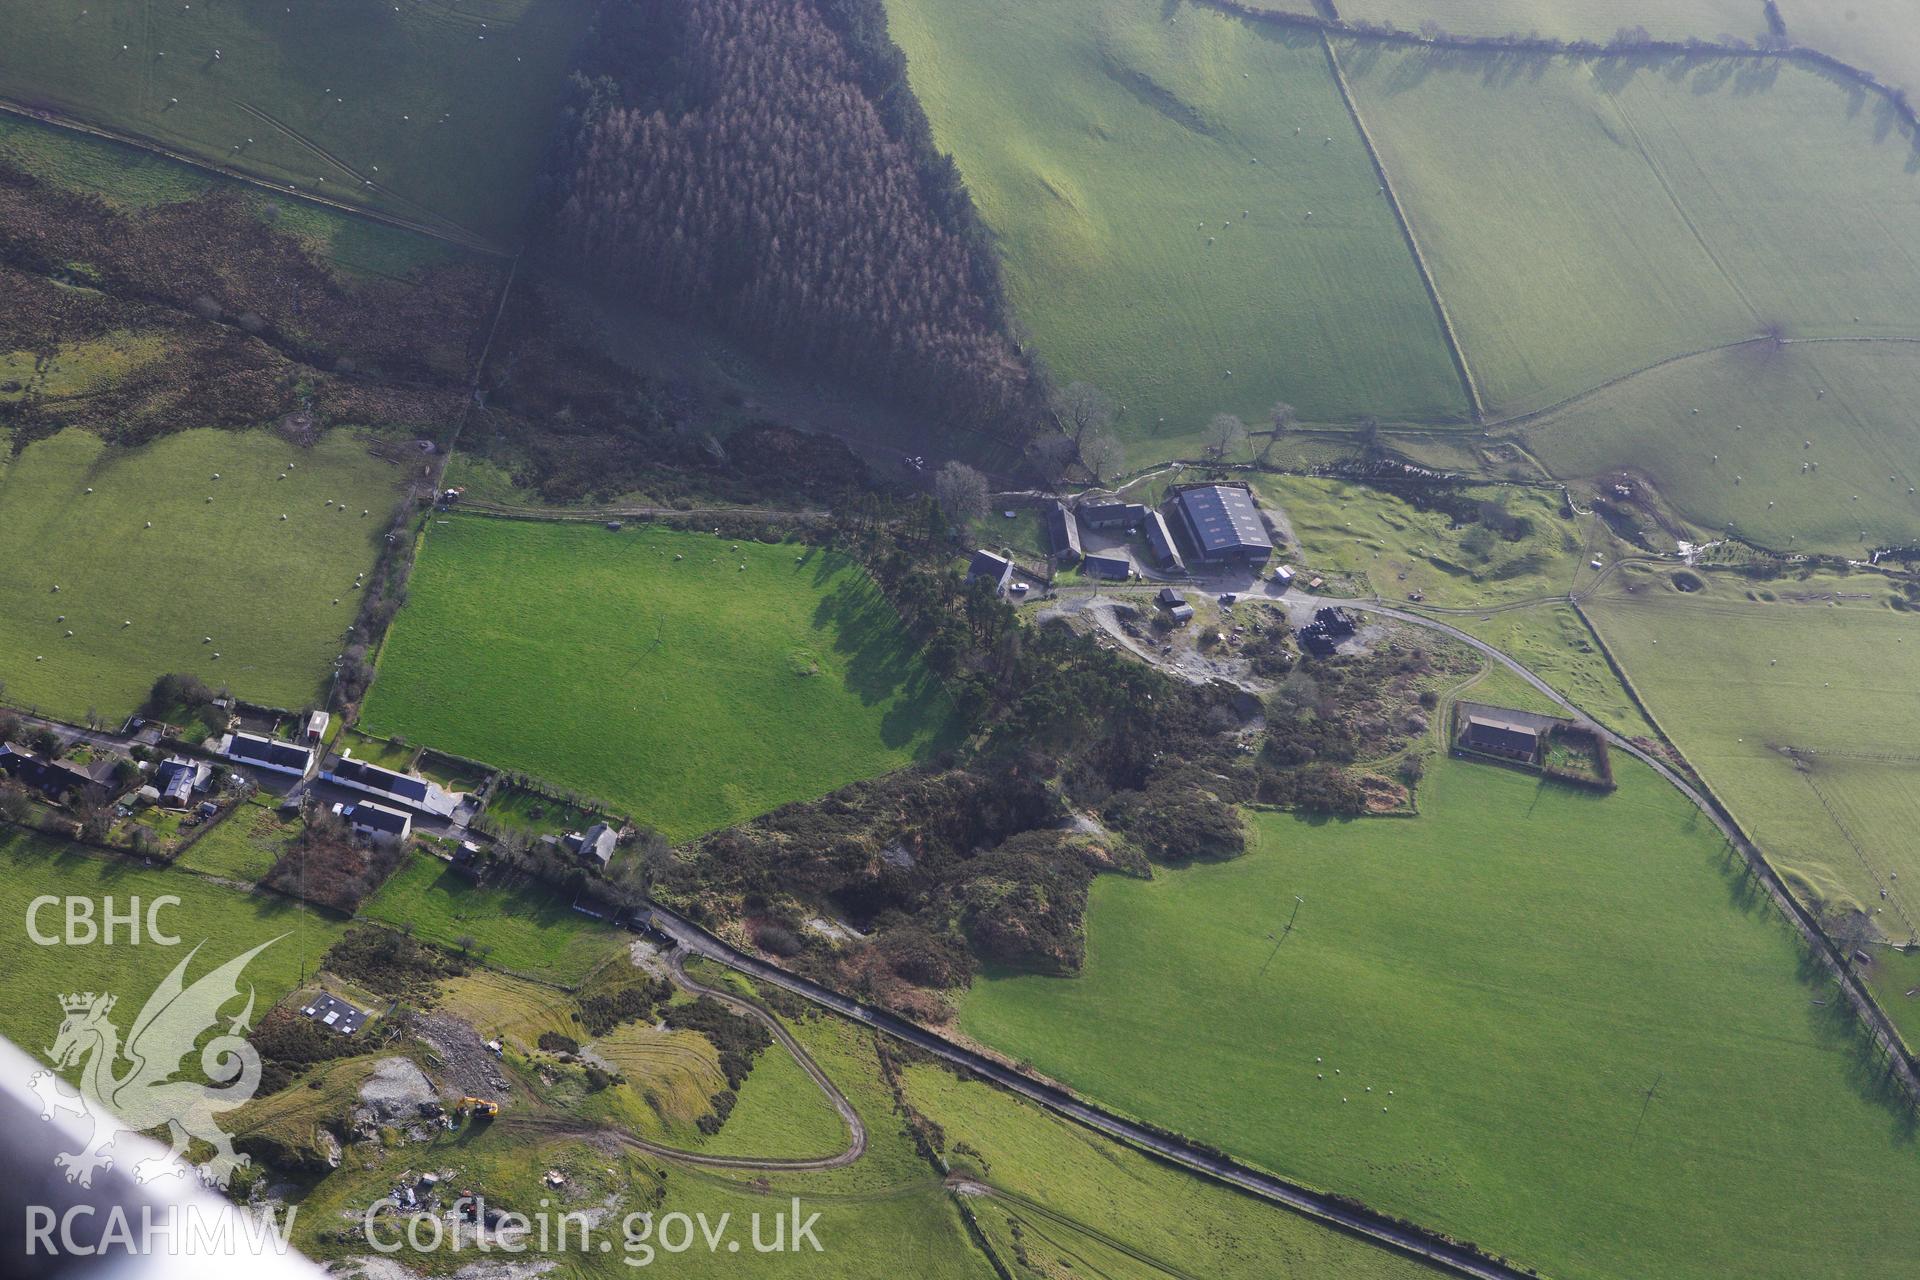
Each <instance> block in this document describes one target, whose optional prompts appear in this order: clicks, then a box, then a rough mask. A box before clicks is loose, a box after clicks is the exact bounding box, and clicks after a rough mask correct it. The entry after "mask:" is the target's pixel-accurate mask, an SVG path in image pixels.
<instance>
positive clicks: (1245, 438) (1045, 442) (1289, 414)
mask: <svg viewBox="0 0 1920 1280" xmlns="http://www.w3.org/2000/svg"><path fill="white" fill-rule="evenodd" d="M1048 408H1049V409H1050V411H1051V413H1052V416H1053V420H1054V424H1055V426H1056V428H1057V430H1055V431H1052V432H1049V433H1047V434H1045V435H1042V436H1039V437H1037V438H1035V439H1034V440H1032V441H1031V442H1030V443H1029V444H1028V445H1027V460H1028V462H1029V463H1030V464H1031V465H1032V466H1033V468H1034V470H1035V471H1036V472H1038V473H1039V475H1040V478H1041V479H1042V480H1044V481H1046V482H1047V483H1048V484H1050V485H1055V486H1057V485H1059V484H1061V483H1063V482H1065V481H1067V480H1069V479H1075V478H1085V479H1089V480H1091V481H1092V482H1093V483H1095V484H1101V483H1104V482H1105V481H1107V480H1109V479H1111V478H1113V477H1114V476H1117V475H1119V474H1120V473H1121V472H1122V471H1124V470H1125V469H1126V465H1127V450H1126V446H1125V445H1124V444H1122V443H1121V441H1120V437H1119V435H1118V433H1117V432H1116V431H1115V429H1114V423H1115V421H1116V420H1117V419H1118V418H1119V406H1118V405H1116V404H1115V403H1114V401H1113V397H1112V396H1109V395H1108V394H1107V393H1106V392H1104V391H1102V390H1101V389H1100V388H1098V387H1096V386H1094V385H1093V384H1092V383H1088V382H1070V383H1068V384H1067V385H1066V386H1064V387H1060V388H1058V389H1057V390H1055V391H1054V392H1053V393H1052V395H1051V397H1050V398H1049V401H1048ZM1299 422H1300V416H1299V414H1298V413H1296V412H1295V411H1294V407H1293V406H1292V405H1290V404H1288V403H1287V402H1286V401H1284V400H1279V401H1276V402H1275V403H1274V406H1273V408H1272V410H1271V411H1269V413H1268V420H1267V426H1266V427H1265V428H1263V430H1264V432H1265V434H1264V435H1263V437H1262V439H1261V443H1260V447H1259V449H1258V450H1257V451H1255V452H1254V453H1253V455H1252V460H1253V461H1255V462H1257V463H1262V464H1264V463H1265V462H1266V461H1267V460H1268V458H1270V457H1271V456H1272V454H1273V450H1274V446H1275V445H1277V444H1279V442H1280V440H1281V439H1282V438H1283V437H1284V436H1285V435H1286V434H1287V433H1288V432H1289V431H1291V430H1293V429H1294V428H1295V427H1296V426H1298V425H1299ZM1201 439H1202V448H1203V450H1204V452H1205V461H1207V462H1212V463H1221V462H1230V461H1234V460H1236V459H1238V458H1241V457H1243V456H1246V454H1247V452H1248V449H1249V446H1251V444H1252V443H1253V432H1252V430H1251V429H1250V428H1249V427H1248V426H1247V424H1246V422H1245V421H1244V420H1242V419H1241V418H1240V417H1238V416H1237V415H1235V414H1231V413H1216V414H1215V415H1213V418H1212V419H1211V420H1210V421H1209V422H1208V423H1207V427H1206V431H1205V434H1204V435H1203V436H1202V437H1201Z"/></svg>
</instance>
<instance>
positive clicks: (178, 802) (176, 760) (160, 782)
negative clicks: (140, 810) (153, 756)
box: [153, 756, 213, 809]
mask: <svg viewBox="0 0 1920 1280" xmlns="http://www.w3.org/2000/svg"><path fill="white" fill-rule="evenodd" d="M212 781H213V768H212V766H211V765H204V764H201V763H200V762H198V761H197V760H188V759H185V758H184V757H182V756H175V757H173V758H172V759H171V760H165V761H162V762H161V764H160V766H159V767H158V768H156V769H155V770H154V771H153V788H154V790H155V791H158V792H159V793H160V800H159V803H160V804H161V806H162V807H164V808H168V809H185V808H187V807H188V806H189V805H191V804H192V803H193V793H194V792H196V791H205V790H206V789H207V786H208V784H209V783H211V782H212Z"/></svg>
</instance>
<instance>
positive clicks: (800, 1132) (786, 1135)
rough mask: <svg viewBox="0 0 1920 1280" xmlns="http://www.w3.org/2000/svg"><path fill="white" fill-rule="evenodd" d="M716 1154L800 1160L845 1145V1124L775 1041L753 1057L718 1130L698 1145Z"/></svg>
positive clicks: (839, 1148) (845, 1147)
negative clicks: (749, 1069)
mask: <svg viewBox="0 0 1920 1280" xmlns="http://www.w3.org/2000/svg"><path fill="white" fill-rule="evenodd" d="M697 1145H698V1147H699V1149H700V1150H702V1151H708V1152H711V1153H713V1154H715V1155H746V1156H770V1157H773V1158H775V1159H786V1160H804V1159H808V1158H810V1157H813V1156H830V1155H833V1154H835V1153H836V1152H840V1151H845V1150H846V1149H847V1126H846V1124H845V1123H844V1122H842V1120H841V1119H840V1113H839V1112H837V1111H835V1110H834V1109H833V1104H832V1103H831V1102H829V1101H827V1095H826V1094H824V1093H822V1092H821V1091H820V1086H819V1085H817V1084H815V1083H814V1082H813V1079H812V1077H810V1076H809V1075H807V1073H806V1072H805V1071H804V1070H803V1069H802V1068H801V1066H800V1062H799V1060H798V1059H796V1058H795V1057H794V1056H793V1054H792V1053H790V1052H788V1051H787V1048H786V1046H785V1045H783V1044H781V1043H780V1042H779V1041H777V1040H776V1041H775V1042H774V1043H773V1044H772V1046H770V1047H769V1048H768V1049H766V1050H765V1051H764V1052H762V1053H761V1054H760V1056H759V1057H757V1058H755V1059H754V1060H753V1074H751V1075H749V1076H748V1077H747V1081H746V1083H745V1084H744V1085H742V1086H741V1087H740V1101H739V1102H737V1103H736V1104H735V1105H734V1108H733V1111H732V1112H731V1113H729V1114H728V1116H727V1122H726V1123H725V1124H723V1125H721V1126H720V1132H718V1133H716V1134H714V1135H713V1136H712V1137H711V1138H707V1139H706V1140H705V1141H702V1142H700V1143H698V1144H697Z"/></svg>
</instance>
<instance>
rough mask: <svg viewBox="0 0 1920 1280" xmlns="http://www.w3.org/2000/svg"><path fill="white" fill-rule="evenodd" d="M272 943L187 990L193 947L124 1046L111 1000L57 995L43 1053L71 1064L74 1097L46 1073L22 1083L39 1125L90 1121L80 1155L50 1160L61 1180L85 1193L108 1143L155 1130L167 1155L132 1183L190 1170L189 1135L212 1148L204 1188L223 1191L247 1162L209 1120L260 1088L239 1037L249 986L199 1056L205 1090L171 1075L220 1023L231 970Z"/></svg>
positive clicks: (104, 1164) (233, 979)
mask: <svg viewBox="0 0 1920 1280" xmlns="http://www.w3.org/2000/svg"><path fill="white" fill-rule="evenodd" d="M278 941H279V939H278V938H271V939H269V940H267V941H266V942H263V943H261V944H260V945H259V946H257V947H255V948H254V949H253V950H251V951H248V952H245V953H244V954H242V955H239V956H236V957H234V958H233V959H232V960H229V961H227V963H225V964H223V965H221V966H220V967H219V968H217V969H215V970H214V971H213V972H211V973H209V974H206V975H205V976H203V977H201V978H200V979H198V980H197V981H195V982H194V983H193V984H192V985H191V986H189V985H187V983H186V972H187V965H188V963H189V962H191V961H192V959H193V957H194V956H195V955H197V954H199V951H200V948H199V947H195V948H194V949H193V950H192V951H190V952H188V953H187V957H186V959H184V960H182V961H181V962H180V963H179V964H177V965H175V966H174V968H173V972H172V973H170V974H168V975H167V976H166V979H165V980H164V981H162V982H161V983H160V985H159V986H158V987H156V988H155V989H154V992H153V994H152V995H151V996H149V997H148V998H147V1003H146V1005H145V1006H144V1007H143V1008H142V1009H141V1010H140V1015H139V1016H138V1017H137V1018H135V1019H134V1020H133V1027H132V1028H131V1029H130V1030H129V1031H128V1032H127V1038H126V1043H125V1044H124V1045H123V1044H122V1043H121V1040H120V1029H119V1028H118V1027H117V1026H115V1025H114V1023H113V1020H112V1019H111V1017H110V1016H109V1015H110V1014H112V1012H113V1006H114V1003H115V1001H116V999H117V997H115V996H112V995H108V994H105V993H100V994H96V993H94V992H91V991H88V992H84V993H81V994H79V995H64V996H61V997H60V1007H61V1009H62V1010H64V1011H65V1013H66V1018H65V1019H64V1020H63V1021H62V1022H61V1024H60V1034H59V1035H58V1036H56V1037H55V1038H54V1042H53V1047H52V1048H51V1049H48V1050H46V1056H47V1057H48V1058H49V1059H50V1060H51V1061H52V1062H53V1065H54V1069H55V1070H65V1069H67V1068H69V1067H74V1066H79V1067H80V1092H79V1093H78V1094H73V1093H69V1092H67V1091H66V1090H65V1088H64V1087H63V1086H62V1085H61V1083H60V1078H59V1077H58V1076H57V1075H55V1074H54V1071H39V1072H35V1073H34V1076H33V1079H32V1081H31V1083H32V1087H33V1091H34V1092H35V1093H36V1094H38V1095H39V1096H40V1105H41V1113H40V1118H41V1119H42V1120H50V1119H52V1118H53V1112H54V1111H56V1110H60V1111H71V1112H73V1113H74V1114H76V1115H80V1116H84V1117H87V1118H89V1119H91V1120H92V1121H93V1133H92V1134H91V1136H90V1137H89V1138H88V1139H87V1141H86V1143H85V1144H84V1145H83V1146H82V1147H81V1148H80V1150H78V1151H70V1152H62V1153H61V1154H59V1155H57V1156H55V1157H54V1163H55V1164H57V1165H58V1166H59V1167H60V1168H62V1169H65V1170H66V1172H67V1181H69V1182H76V1183H78V1184H79V1185H81V1186H83V1187H90V1186H92V1185H93V1174H94V1171H95V1170H96V1169H106V1170H111V1169H112V1168H113V1157H112V1156H111V1155H109V1154H108V1150H109V1148H111V1147H112V1146H113V1144H114V1139H115V1138H117V1137H118V1136H119V1135H120V1134H121V1133H144V1132H148V1131H151V1130H155V1129H160V1128H165V1129H166V1130H167V1134H168V1137H169V1138H170V1139H171V1141H172V1143H173V1149H172V1150H171V1151H168V1152H167V1153H166V1154H164V1155H161V1156H156V1157H154V1158H152V1159H149V1160H142V1161H140V1163H138V1164H136V1165H135V1166H134V1168H133V1176H134V1178H135V1180H136V1181H139V1182H149V1181H151V1180H152V1179H154V1178H159V1177H164V1176H168V1175H178V1174H183V1173H185V1172H186V1171H187V1169H188V1168H189V1167H190V1166H189V1165H188V1164H187V1163H186V1161H185V1160H184V1159H182V1157H183V1156H184V1155H185V1153H186V1150H187V1144H188V1143H189V1142H191V1141H193V1140H194V1139H196V1138H197V1139H199V1140H200V1141H202V1142H205V1143H207V1144H208V1145H210V1146H211V1147H212V1148H213V1150H214V1154H213V1158H212V1159H210V1160H208V1161H207V1162H206V1164H204V1165H202V1166H201V1167H200V1176H201V1177H202V1178H203V1179H204V1180H205V1181H206V1183H207V1184H208V1185H209V1186H215V1187H223V1188H224V1187H225V1186H227V1184H228V1183H229V1182H230V1181H232V1178H233V1171H234V1170H235V1169H238V1168H240V1167H242V1166H244V1165H246V1164H247V1163H248V1158H247V1157H246V1156H244V1155H238V1154H236V1153H235V1152H234V1149H233V1141H232V1139H230V1138H229V1137H228V1136H227V1134H226V1133H225V1131H223V1130H222V1129H221V1128H220V1126H219V1124H218V1123H217V1121H216V1117H217V1116H218V1115H219V1113H221V1112H223V1111H231V1110H232V1109H233V1108H235V1107H237V1106H239V1105H241V1104H242V1103H244V1102H246V1101H247V1100H248V1099H250V1098H251V1097H253V1092H254V1090H255V1089H257V1088H258V1087H259V1085H260V1053H259V1051H258V1050H257V1049H255V1048H254V1047H253V1046H252V1045H251V1044H249V1043H248V1042H247V1040H246V1039H245V1038H244V1037H243V1036H242V1034H241V1033H242V1032H243V1031H245V1030H246V1029H247V1028H248V1027H249V1026H250V1025H251V1019H252V1017H253V988H252V987H251V986H249V987H248V988H247V991H246V997H247V1004H246V1007H245V1008H244V1009H242V1010H241V1011H240V1013H239V1014H238V1015H236V1016H235V1017H232V1018H230V1019H228V1020H227V1028H226V1031H225V1033H224V1034H221V1035H216V1036H214V1037H213V1038H212V1039H210V1040H208V1041H207V1043H206V1045H205V1046H204V1047H203V1048H202V1049H201V1050H200V1069H201V1071H202V1072H203V1073H204V1074H205V1076H206V1078H207V1079H208V1080H209V1081H212V1082H213V1083H210V1084H202V1083H200V1082H198V1081H197V1080H189V1079H175V1078H174V1077H175V1075H176V1074H178V1073H179V1072H180V1070H181V1067H182V1065H183V1060H184V1059H185V1058H186V1057H187V1056H188V1055H189V1054H191V1053H192V1052H193V1049H194V1045H195V1044H196V1043H197V1042H198V1041H199V1040H200V1038H201V1037H202V1035H204V1034H205V1033H206V1032H207V1031H209V1030H211V1029H212V1028H213V1027H214V1026H215V1025H216V1024H217V1023H218V1022H219V1021H220V1010H221V1009H222V1008H223V1007H224V1006H225V1005H227V1004H228V1003H229V1002H231V1001H233V1000H236V999H238V998H239V996H240V994H241V993H240V986H239V979H240V973H241V971H242V970H244V969H245V968H246V967H247V964H248V962H249V961H251V960H252V959H253V958H254V957H255V956H257V955H259V954H260V953H261V952H262V951H264V950H266V949H267V948H268V947H270V946H272V945H273V944H274V943H275V942H278ZM203 945H204V944H203ZM217 1086H218V1087H217Z"/></svg>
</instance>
